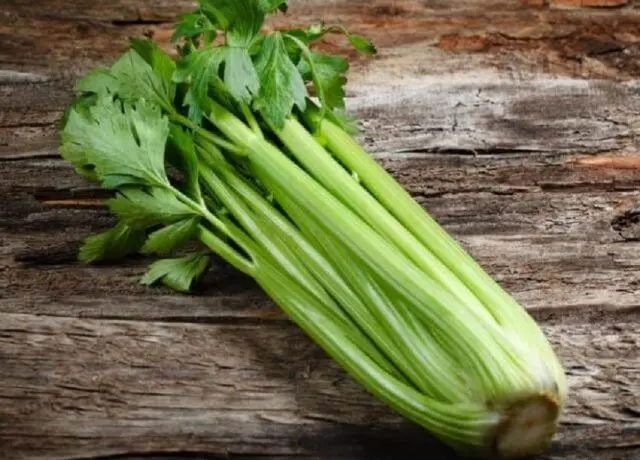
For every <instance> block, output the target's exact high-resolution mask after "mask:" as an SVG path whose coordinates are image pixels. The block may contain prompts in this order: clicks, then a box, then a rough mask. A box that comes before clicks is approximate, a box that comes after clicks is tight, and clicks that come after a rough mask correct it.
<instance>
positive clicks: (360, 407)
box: [0, 0, 640, 460]
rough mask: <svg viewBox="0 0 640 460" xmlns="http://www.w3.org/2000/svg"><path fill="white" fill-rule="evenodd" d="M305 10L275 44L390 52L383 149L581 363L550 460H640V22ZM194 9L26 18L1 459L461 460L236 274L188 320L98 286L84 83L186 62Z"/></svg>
mask: <svg viewBox="0 0 640 460" xmlns="http://www.w3.org/2000/svg"><path fill="white" fill-rule="evenodd" d="M291 5H292V8H291V10H290V11H291V13H290V15H289V16H288V17H287V18H283V17H279V18H278V19H277V20H276V21H273V24H272V25H273V26H278V25H279V24H282V23H284V22H287V21H288V22H295V23H303V24H308V23H310V22H313V21H315V20H317V19H319V18H321V17H324V18H325V19H327V20H328V21H330V22H331V21H333V22H336V21H340V22H343V23H344V24H346V25H349V26H350V27H352V28H353V29H355V30H358V31H360V32H363V33H366V34H367V35H370V36H372V37H373V38H374V39H375V41H376V43H377V44H378V46H379V48H380V55H379V56H378V57H376V58H375V59H369V60H363V59H358V60H355V61H354V64H353V68H352V74H351V79H350V86H349V96H350V98H349V108H350V109H351V110H352V111H354V112H355V113H357V114H358V115H359V116H360V117H361V118H362V121H363V127H364V133H363V137H362V141H363V142H364V143H365V144H366V145H367V146H368V147H369V148H370V149H371V151H372V152H373V153H374V154H375V155H376V158H378V159H379V160H380V161H381V162H382V163H383V164H384V165H385V166H386V167H387V168H388V169H389V170H390V171H391V172H392V173H393V174H394V175H395V176H396V177H397V178H398V180H399V181H401V182H402V183H403V185H405V186H406V187H407V188H408V189H409V190H410V191H411V193H413V194H414V195H415V196H416V197H417V198H418V199H419V200H420V202H421V203H423V204H424V205H425V206H426V207H427V208H428V209H429V211H430V212H431V213H432V214H433V215H434V216H435V217H437V218H438V219H439V220H440V221H441V222H442V223H443V224H444V225H445V226H446V227H447V229H448V230H449V231H451V232H452V233H453V234H454V235H455V236H457V237H458V238H459V239H460V240H461V241H462V242H463V244H465V246H466V247H467V248H468V249H469V250H470V251H471V252H472V254H473V255H474V256H476V257H477V259H478V260H479V261H480V262H481V263H482V264H483V265H484V266H485V267H486V268H487V270H489V272H490V273H491V274H492V275H493V276H495V277H496V278H497V279H498V280H499V281H500V282H501V283H503V285H504V286H505V287H507V288H508V289H509V290H510V291H511V292H513V293H514V295H515V296H516V297H517V298H518V299H519V300H520V301H521V302H522V303H523V305H525V306H526V307H527V308H529V309H530V310H531V312H532V314H533V315H534V316H535V318H536V319H537V320H539V321H540V324H541V325H542V327H543V328H544V330H545V332H546V333H547V334H548V335H549V337H550V338H551V340H552V341H553V343H554V345H555V346H556V347H557V350H558V353H559V355H560V356H561V358H562V359H563V360H564V362H565V364H566V367H567V372H568V374H569V383H570V385H571V399H570V402H569V407H568V408H567V411H566V413H565V414H564V416H563V424H562V427H561V430H560V432H559V433H558V436H557V438H556V440H555V441H554V443H553V446H552V447H551V449H550V450H549V451H548V452H547V453H546V454H545V455H543V456H541V457H539V458H540V459H566V460H568V459H571V460H584V459H602V460H613V459H636V458H640V422H639V419H640V383H639V382H640V337H639V334H638V329H639V327H638V324H639V320H640V309H639V305H640V300H639V299H640V156H639V155H640V154H639V149H638V147H639V144H640V116H639V115H640V80H638V77H640V59H639V58H640V10H638V9H637V7H636V5H635V4H634V2H632V1H625V0H557V1H555V0H528V1H507V0H504V1H499V0H483V1H480V0H464V1H463V0H452V1H445V0H442V1H440V0H428V1H417V0H406V1H391V0H388V1H378V0H376V1H371V0H367V1H335V0H334V1H325V2H322V1H320V0H307V1H303V0H298V1H295V0H293V1H291ZM189 7H190V2H187V1H182V0H180V1H165V0H137V1H124V0H110V1H101V2H90V1H75V0H74V1H72V0H55V1H54V0H51V1H46V2H45V1H27V0H10V1H7V0H4V1H2V2H0V197H1V198H2V204H1V205H0V458H2V459H7V460H18V459H29V460H36V459H37V460H40V459H42V460H45V459H46V460H57V459H93V458H119V459H134V458H135V459H148V458H155V459H168V458H185V459H186V458H219V457H220V458H222V457H224V458H227V457H230V458H245V457H246V458H252V459H257V458H269V459H274V458H292V457H293V458H322V459H338V458H345V459H383V458H384V459H396V458H403V457H405V456H406V457H407V458H424V457H425V454H427V458H432V459H436V460H439V459H453V458H455V457H454V456H453V454H452V453H451V452H449V451H447V450H446V449H444V448H443V447H442V446H440V445H439V444H438V443H436V442H434V441H433V440H432V439H430V438H429V437H428V436H426V435H425V433H424V432H423V431H422V430H420V429H418V428H416V427H415V426H413V425H411V424H409V423H406V422H403V421H402V420H400V419H399V418H397V417H396V416H395V415H394V414H392V413H391V412H390V411H389V410H388V409H387V408H385V407H384V406H382V405H380V404H379V403H377V402H376V401H374V400H373V399H372V398H371V397H370V396H369V395H368V394H366V393H365V392H364V391H362V390H361V389H360V388H359V387H358V386H357V385H356V384H354V383H353V382H352V381H351V380H350V379H349V378H348V377H346V376H345V375H344V373H343V372H342V371H341V370H340V369H338V368H337V367H336V366H335V365H333V364H332V363H331V361H329V360H328V359H327V358H326V357H325V355H324V354H323V353H322V352H321V351H320V350H318V348H317V347H315V346H314V345H313V344H312V343H310V341H309V340H308V339H307V338H306V337H305V336H304V335H303V334H301V333H300V332H299V331H298V329H297V328H296V327H294V326H293V325H291V324H290V323H289V322H288V321H287V320H286V318H284V317H283V316H282V315H281V314H280V313H279V311H278V309H277V308H275V307H274V306H273V304H272V303H271V302H270V301H269V300H268V299H266V298H265V296H264V295H263V294H262V293H261V292H260V291H259V290H257V289H256V287H255V286H254V285H253V284H252V283H251V282H250V281H248V280H247V279H245V278H243V277H242V276H240V275H238V274H236V273H234V272H232V271H231V270H230V269H229V268H228V267H226V266H224V265H220V266H219V267H216V268H215V269H214V270H212V272H211V273H210V274H209V275H208V279H207V283H206V286H205V288H204V289H203V290H202V291H201V292H199V293H197V294H196V295H193V296H184V295H177V294H174V293H171V292H169V291H168V290H165V289H162V288H147V287H143V286H141V285H139V284H138V280H139V276H140V275H141V274H142V272H143V270H144V267H145V264H146V262H147V261H145V260H144V259H142V258H133V259H131V260H128V261H126V262H124V263H119V264H117V265H111V266H108V265H105V266H98V267H87V266H82V265H79V264H77V263H76V262H75V255H76V250H77V246H78V244H79V242H80V241H81V239H82V238H84V237H85V236H86V235H88V234H89V233H92V232H96V231H98V230H100V229H102V228H105V227H106V226H107V225H109V223H110V222H111V219H110V218H109V216H108V215H107V213H106V212H105V211H104V210H103V209H102V208H101V207H100V200H101V198H102V197H103V196H104V195H103V193H102V192H100V191H98V190H95V189H94V188H92V187H91V186H89V185H87V183H85V182H84V181H83V180H82V179H80V178H79V177H78V176H76V175H75V174H74V172H73V171H72V169H71V168H70V167H69V166H68V165H66V164H65V163H63V162H61V161H60V160H59V157H58V154H57V150H56V149H57V137H56V122H57V120H58V119H59V117H60V113H61V110H62V109H63V107H64V105H65V104H66V102H67V101H68V100H69V97H70V92H71V88H72V85H73V82H74V81H75V79H76V78H77V76H78V75H80V74H81V73H82V72H84V71H86V70H87V69H89V68H91V67H93V66H94V65H96V64H99V63H109V62H110V61H111V60H112V59H113V58H115V57H116V56H117V55H118V54H119V53H120V52H121V51H122V50H123V49H124V47H125V46H126V38H127V37H128V36H131V35H140V34H143V33H147V34H151V35H152V36H153V37H154V38H155V39H156V40H157V41H158V42H160V43H163V44H166V41H167V37H168V35H169V28H170V23H171V21H172V20H173V18H174V15H175V14H176V13H178V12H180V11H183V10H185V9H188V8H189ZM324 46H325V47H326V48H328V49H333V50H336V49H340V45H339V44H338V43H333V42H328V43H326V44H325V45H324ZM414 449H415V451H417V452H419V455H418V454H415V453H413V452H414Z"/></svg>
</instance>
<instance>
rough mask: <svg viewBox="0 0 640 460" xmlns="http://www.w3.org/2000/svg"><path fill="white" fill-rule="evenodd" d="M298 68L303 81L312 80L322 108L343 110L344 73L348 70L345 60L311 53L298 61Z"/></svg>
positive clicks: (339, 57)
mask: <svg viewBox="0 0 640 460" xmlns="http://www.w3.org/2000/svg"><path fill="white" fill-rule="evenodd" d="M309 61H310V62H309ZM298 68H299V69H300V73H301V74H302V77H303V78H304V79H305V80H312V79H313V82H314V84H315V85H316V93H317V95H318V96H319V97H320V98H321V102H322V104H323V106H325V107H326V108H328V109H333V108H344V96H345V92H344V85H345V84H346V82H347V79H346V77H345V76H344V73H345V72H346V71H347V70H348V69H349V63H348V62H347V60H346V59H344V58H343V57H341V56H332V55H330V54H322V53H316V52H313V51H311V52H309V53H308V55H306V56H305V57H304V58H303V59H302V60H301V61H300V64H299V65H298ZM318 86H319V88H318Z"/></svg>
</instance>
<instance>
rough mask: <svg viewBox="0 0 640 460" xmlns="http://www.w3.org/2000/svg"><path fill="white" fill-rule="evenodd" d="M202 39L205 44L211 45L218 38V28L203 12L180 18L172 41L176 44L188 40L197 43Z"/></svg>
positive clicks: (180, 16)
mask: <svg viewBox="0 0 640 460" xmlns="http://www.w3.org/2000/svg"><path fill="white" fill-rule="evenodd" d="M200 37H202V38H203V41H204V44H205V45H209V44H211V42H212V41H213V40H214V39H215V37H216V27H215V25H214V24H213V23H212V22H211V20H210V19H209V18H208V17H207V16H206V15H205V14H204V13H203V12H202V11H201V10H199V9H198V10H196V11H194V12H191V13H183V14H180V15H179V16H178V22H177V23H176V25H175V26H174V32H173V35H172V36H171V41H173V42H175V41H177V40H179V39H181V38H186V39H189V40H193V41H195V42H197V40H198V39H199V38H200Z"/></svg>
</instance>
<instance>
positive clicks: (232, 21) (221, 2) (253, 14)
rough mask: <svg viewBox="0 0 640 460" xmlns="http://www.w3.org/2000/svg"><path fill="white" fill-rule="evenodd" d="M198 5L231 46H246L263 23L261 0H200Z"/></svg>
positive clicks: (263, 13)
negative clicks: (221, 31)
mask: <svg viewBox="0 0 640 460" xmlns="http://www.w3.org/2000/svg"><path fill="white" fill-rule="evenodd" d="M267 3H270V2H267ZM200 5H201V8H202V11H203V12H204V13H205V14H206V15H207V16H209V18H210V19H211V20H212V22H214V23H215V24H217V25H218V26H219V27H220V28H221V29H222V30H224V31H225V37H226V40H227V41H226V43H227V44H228V45H230V46H232V47H244V48H248V47H249V46H250V45H251V42H252V41H253V39H254V38H255V37H256V35H257V34H258V32H259V31H260V28H261V27H262V25H263V24H264V19H265V13H266V12H265V11H264V8H265V5H266V3H264V2H263V0H200Z"/></svg>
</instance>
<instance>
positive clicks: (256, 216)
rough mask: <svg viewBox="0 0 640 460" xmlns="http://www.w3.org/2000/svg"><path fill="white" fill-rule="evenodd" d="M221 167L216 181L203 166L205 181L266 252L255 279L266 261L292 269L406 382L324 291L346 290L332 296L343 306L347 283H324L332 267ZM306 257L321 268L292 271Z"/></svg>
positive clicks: (361, 342) (354, 337) (357, 339)
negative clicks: (265, 238)
mask: <svg viewBox="0 0 640 460" xmlns="http://www.w3.org/2000/svg"><path fill="white" fill-rule="evenodd" d="M218 166H219V167H220V169H219V173H220V174H221V175H222V176H224V177H216V176H215V175H214V173H213V171H211V170H209V168H208V166H207V165H205V164H204V163H202V164H201V167H200V172H201V178H202V180H203V181H204V183H205V184H206V186H207V187H208V188H210V189H211V190H212V191H213V192H214V193H215V194H216V196H217V197H218V198H219V199H221V200H222V201H223V202H225V203H226V204H227V205H228V206H229V209H230V210H231V212H232V213H233V214H234V216H235V217H236V218H237V219H239V220H240V221H241V222H242V224H243V226H245V227H246V228H247V229H250V230H249V231H250V232H251V233H252V234H253V235H254V237H256V238H257V240H256V243H257V244H260V245H261V247H262V248H263V252H262V258H261V259H260V260H261V261H262V262H259V263H258V264H257V267H256V268H255V269H254V270H253V276H256V275H257V273H259V272H260V271H261V270H264V268H263V267H262V266H261V263H265V261H267V262H268V263H269V264H270V265H277V266H279V267H281V268H282V267H289V269H287V268H285V271H287V272H288V273H287V276H290V277H291V278H292V279H293V280H295V281H296V282H298V283H300V285H301V287H302V288H304V289H306V290H307V291H308V292H309V293H310V294H311V295H313V296H314V297H316V299H317V303H318V305H322V306H323V308H324V309H327V310H328V311H330V313H329V315H330V316H333V317H334V321H335V322H336V323H337V324H339V325H340V326H341V327H343V328H344V329H345V330H347V331H349V335H350V337H351V339H352V340H353V341H354V342H355V343H357V344H358V346H360V347H361V348H362V349H363V350H364V351H365V352H367V354H368V355H369V356H371V358H372V359H374V360H375V361H376V362H377V363H378V364H379V365H380V366H381V368H383V369H385V371H387V372H389V373H390V374H391V375H394V376H396V377H397V378H400V379H402V378H403V377H402V376H401V374H400V372H399V371H398V370H397V369H396V368H395V367H394V366H393V365H392V364H391V363H390V362H389V361H388V360H387V358H386V357H385V356H384V355H383V354H382V353H381V352H380V350H379V349H378V348H377V347H376V345H375V344H376V343H377V342H376V341H375V340H374V341H373V342H372V341H370V339H369V338H367V336H366V335H364V334H363V333H362V332H361V331H360V329H359V328H358V325H357V324H354V323H353V322H352V321H351V320H350V319H349V317H348V316H347V315H345V313H344V312H343V310H342V309H341V308H340V307H339V306H338V305H337V304H336V303H335V302H334V300H333V298H331V297H329V296H328V295H326V293H325V291H324V289H325V288H326V289H327V291H329V292H331V291H332V290H334V291H335V289H333V288H335V287H340V286H341V285H342V286H344V288H343V289H342V290H340V289H339V290H338V291H337V292H332V294H333V295H334V296H335V294H337V297H335V298H337V299H341V301H343V302H344V300H349V296H348V295H347V296H345V297H344V298H343V297H340V295H342V294H345V289H348V288H347V287H346V285H345V283H344V281H342V279H341V278H339V277H338V276H337V274H335V273H334V274H331V273H329V274H328V279H327V277H324V279H323V275H326V274H327V271H328V270H329V269H330V265H328V264H327V263H326V261H321V260H319V259H320V257H319V256H318V255H317V254H313V253H312V252H313V250H312V248H311V247H307V246H305V245H303V244H301V243H302V242H304V239H303V238H302V237H301V236H300V235H298V234H295V229H294V228H292V227H291V225H290V224H287V223H286V222H285V221H284V219H283V218H281V217H280V216H278V215H277V213H276V212H275V211H274V210H273V208H271V207H270V206H268V204H267V203H266V202H263V201H262V197H260V196H259V195H258V194H257V193H256V192H255V191H254V190H253V189H252V188H251V187H250V186H249V185H248V184H246V183H244V182H243V181H242V180H241V179H239V178H238V177H237V176H235V175H234V174H233V172H231V170H230V169H229V168H227V167H222V166H220V165H218ZM220 179H224V180H220ZM227 186H228V187H230V189H228V188H227ZM231 189H235V190H234V191H235V192H236V193H237V192H240V193H238V194H237V196H236V195H234V191H232V190H231ZM238 189H239V190H238ZM242 200H246V203H243V202H242ZM247 206H249V207H251V206H253V207H254V208H258V211H261V212H251V211H250V209H249V208H247ZM263 231H269V240H268V241H266V242H265V241H262V240H263V238H261V232H263ZM276 242H277V243H276ZM295 249H301V250H302V251H303V253H302V254H300V253H296V251H295ZM306 257H310V259H309V260H315V261H317V262H318V263H317V265H312V266H311V267H310V268H309V272H306V271H304V270H301V269H300V268H301V267H300V266H297V267H296V268H297V270H292V269H290V267H292V266H293V267H295V266H296V264H297V263H298V262H299V261H300V260H301V259H302V260H306V259H305V258H306ZM311 274H313V275H315V276H318V275H319V279H320V281H324V285H323V283H318V282H317V280H316V279H315V278H313V277H312V276H311ZM334 283H335V284H334ZM348 310H351V311H353V310H354V308H353V307H351V308H349V309H348ZM376 327H377V326H370V329H371V330H375V328H376Z"/></svg>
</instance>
